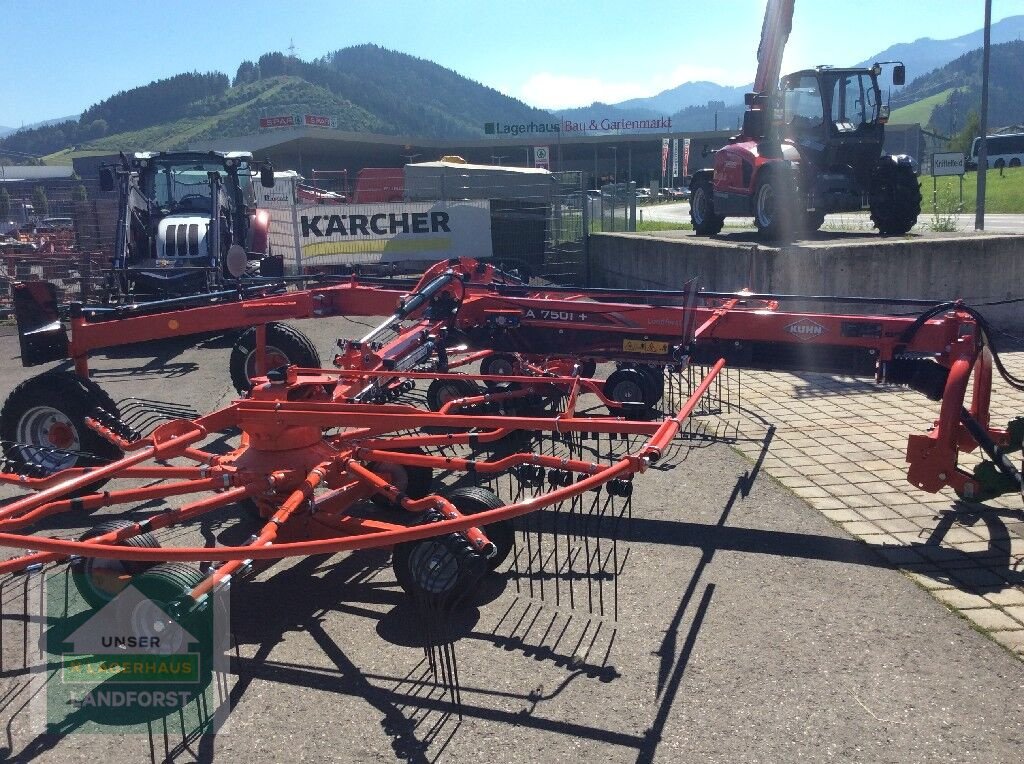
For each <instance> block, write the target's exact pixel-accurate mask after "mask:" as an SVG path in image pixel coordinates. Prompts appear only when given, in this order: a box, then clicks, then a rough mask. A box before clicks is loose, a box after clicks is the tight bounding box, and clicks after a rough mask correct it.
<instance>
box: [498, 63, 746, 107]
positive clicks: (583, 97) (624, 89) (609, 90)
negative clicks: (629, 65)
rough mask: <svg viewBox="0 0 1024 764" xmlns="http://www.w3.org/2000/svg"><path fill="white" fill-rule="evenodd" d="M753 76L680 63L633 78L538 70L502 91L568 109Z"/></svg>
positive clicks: (535, 103)
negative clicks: (698, 83) (620, 79)
mask: <svg viewBox="0 0 1024 764" xmlns="http://www.w3.org/2000/svg"><path fill="white" fill-rule="evenodd" d="M752 79H753V67H751V68H750V70H749V71H744V70H742V69H739V68H737V69H734V70H727V69H724V68H720V67H701V66H687V65H680V66H677V67H675V68H674V69H671V70H667V69H666V70H660V71H655V72H651V73H650V75H649V76H647V77H644V78H642V79H634V80H631V81H609V80H606V79H603V78H602V77H600V76H599V75H594V76H585V77H582V76H574V75H566V74H552V73H551V72H538V73H536V74H532V75H530V76H529V77H528V78H527V79H526V80H525V81H523V82H522V83H521V84H520V85H518V86H513V87H511V88H509V89H508V90H504V91H503V92H506V93H509V94H510V95H512V96H514V97H516V98H519V99H520V100H522V101H525V102H526V103H528V104H530V105H531V106H536V107H538V108H541V109H566V108H572V107H574V106H589V105H590V104H592V103H594V102H595V101H601V102H603V103H618V102H620V101H625V100H627V99H630V98H645V97H648V96H653V95H657V94H658V93H660V92H661V91H663V90H669V89H671V88H674V87H677V86H678V85H682V84H683V83H684V82H694V81H698V80H708V81H710V82H716V83H718V84H719V85H742V84H745V83H747V82H750V81H751V80H752Z"/></svg>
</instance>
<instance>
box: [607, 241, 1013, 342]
mask: <svg viewBox="0 0 1024 764" xmlns="http://www.w3.org/2000/svg"><path fill="white" fill-rule="evenodd" d="M738 238H739V237H738ZM747 239H748V240H746V241H744V240H742V238H740V240H735V239H733V240H728V241H722V240H709V239H698V238H696V237H695V236H694V235H693V234H692V233H690V232H679V233H678V234H675V233H674V232H670V233H666V234H659V235H657V236H649V235H645V234H594V235H593V236H592V237H591V239H590V267H589V272H590V273H589V275H590V284H591V286H597V287H601V286H604V287H624V288H646V289H677V288H681V287H682V285H683V284H684V283H685V282H686V281H687V280H689V279H691V278H693V277H694V276H696V277H698V279H699V284H700V286H701V287H702V288H703V289H706V290H709V291H734V290H737V289H743V288H748V289H751V290H753V291H755V292H772V293H776V294H805V295H838V296H857V297H886V298H898V297H904V298H917V299H930V300H936V301H941V300H946V299H955V298H958V297H959V298H962V299H964V301H965V302H967V303H968V304H970V305H972V306H974V307H977V308H978V309H979V310H981V312H982V313H983V314H984V315H985V316H986V317H987V318H988V319H989V320H990V321H991V322H992V323H993V324H994V325H995V326H998V327H999V328H1003V329H1008V330H1010V329H1012V330H1021V329H1024V303H1012V304H1008V305H988V306H986V305H984V303H991V302H998V301H1001V300H1012V299H1015V298H1021V297H1024V236H1019V235H995V234H954V235H941V234H925V235H922V236H920V237H915V238H912V239H885V240H882V239H879V238H877V237H857V239H856V240H839V241H836V240H828V241H811V242H799V243H797V244H794V245H790V246H786V247H782V248H780V247H770V246H764V245H760V244H757V243H756V242H754V241H751V240H749V237H747ZM784 309H792V310H821V309H823V306H822V304H821V303H820V302H819V303H812V302H807V303H803V302H801V303H788V302H787V303H785V306H784ZM840 310H841V311H842V312H844V313H871V312H883V313H892V312H899V313H904V312H912V311H913V310H914V308H913V307H898V306H897V307H883V306H864V307H859V306H843V307H842V308H841V309H840V308H836V307H834V306H833V307H832V308H829V309H828V311H829V312H839V311H840Z"/></svg>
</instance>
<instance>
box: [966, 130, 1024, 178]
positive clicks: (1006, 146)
mask: <svg viewBox="0 0 1024 764" xmlns="http://www.w3.org/2000/svg"><path fill="white" fill-rule="evenodd" d="M987 142H988V166H989V167H995V168H996V169H997V170H999V169H1002V168H1003V167H1020V166H1021V163H1022V162H1024V133H1004V134H1002V135H990V136H988V138H987ZM980 150H981V138H975V139H974V143H973V144H971V156H970V157H969V158H968V162H969V163H970V166H971V167H972V168H974V169H977V167H978V152H979V151H980Z"/></svg>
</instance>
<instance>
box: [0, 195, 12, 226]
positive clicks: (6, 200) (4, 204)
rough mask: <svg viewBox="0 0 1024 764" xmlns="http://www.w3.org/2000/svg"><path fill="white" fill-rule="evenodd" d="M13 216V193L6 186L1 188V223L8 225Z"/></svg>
mask: <svg viewBox="0 0 1024 764" xmlns="http://www.w3.org/2000/svg"><path fill="white" fill-rule="evenodd" d="M10 216H11V195H10V194H9V193H7V189H6V188H0V225H3V226H6V225H7V219H8V218H9V217H10Z"/></svg>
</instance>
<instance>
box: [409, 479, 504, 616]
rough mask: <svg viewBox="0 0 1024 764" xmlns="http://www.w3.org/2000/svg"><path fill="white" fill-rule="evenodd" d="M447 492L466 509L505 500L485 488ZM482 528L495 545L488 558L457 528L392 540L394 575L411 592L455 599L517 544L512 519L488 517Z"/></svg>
mask: <svg viewBox="0 0 1024 764" xmlns="http://www.w3.org/2000/svg"><path fill="white" fill-rule="evenodd" d="M447 498H448V500H449V501H450V502H451V503H452V504H454V505H455V507H456V508H457V509H458V510H459V511H460V512H462V513H463V514H465V515H475V514H477V513H478V512H483V511H485V510H489V509H497V508H498V507H503V506H505V502H503V501H502V500H501V499H500V498H498V495H497V494H495V493H494V492H493V491H491V490H489V489H487V488H457V489H455V490H454V491H451V492H450V493H449V494H448V496H447ZM483 530H484V533H485V534H486V535H487V538H488V539H490V541H491V543H493V544H494V545H495V547H496V548H497V552H496V553H495V555H494V557H491V558H490V559H486V558H483V557H481V556H480V555H478V554H477V553H476V552H473V551H470V548H469V542H468V541H467V540H466V539H465V537H464V536H463V535H462V534H460V533H451V534H447V535H445V536H434V537H432V538H426V539H421V540H420V541H410V542H407V543H405V544H396V545H395V548H394V550H393V551H392V554H391V565H392V567H393V568H394V571H395V580H397V581H398V584H399V586H401V587H402V589H403V590H405V592H406V593H407V594H410V595H412V596H414V597H417V598H424V599H429V600H433V601H435V602H437V603H441V604H447V605H452V604H455V603H457V602H459V601H460V600H461V599H463V598H464V597H465V596H466V595H467V594H470V593H471V592H472V589H473V587H474V586H475V584H476V583H477V581H479V580H480V577H481V575H482V574H486V573H487V572H491V571H494V570H495V569H496V568H497V567H498V566H499V565H500V564H501V563H502V562H504V561H505V560H506V559H507V558H508V556H509V554H510V553H511V551H512V548H513V547H514V546H515V529H514V527H513V526H512V523H511V521H508V520H503V521H501V522H497V523H491V524H490V525H487V526H484V528H483ZM470 566H472V567H473V569H472V570H470V569H469V568H470Z"/></svg>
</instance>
